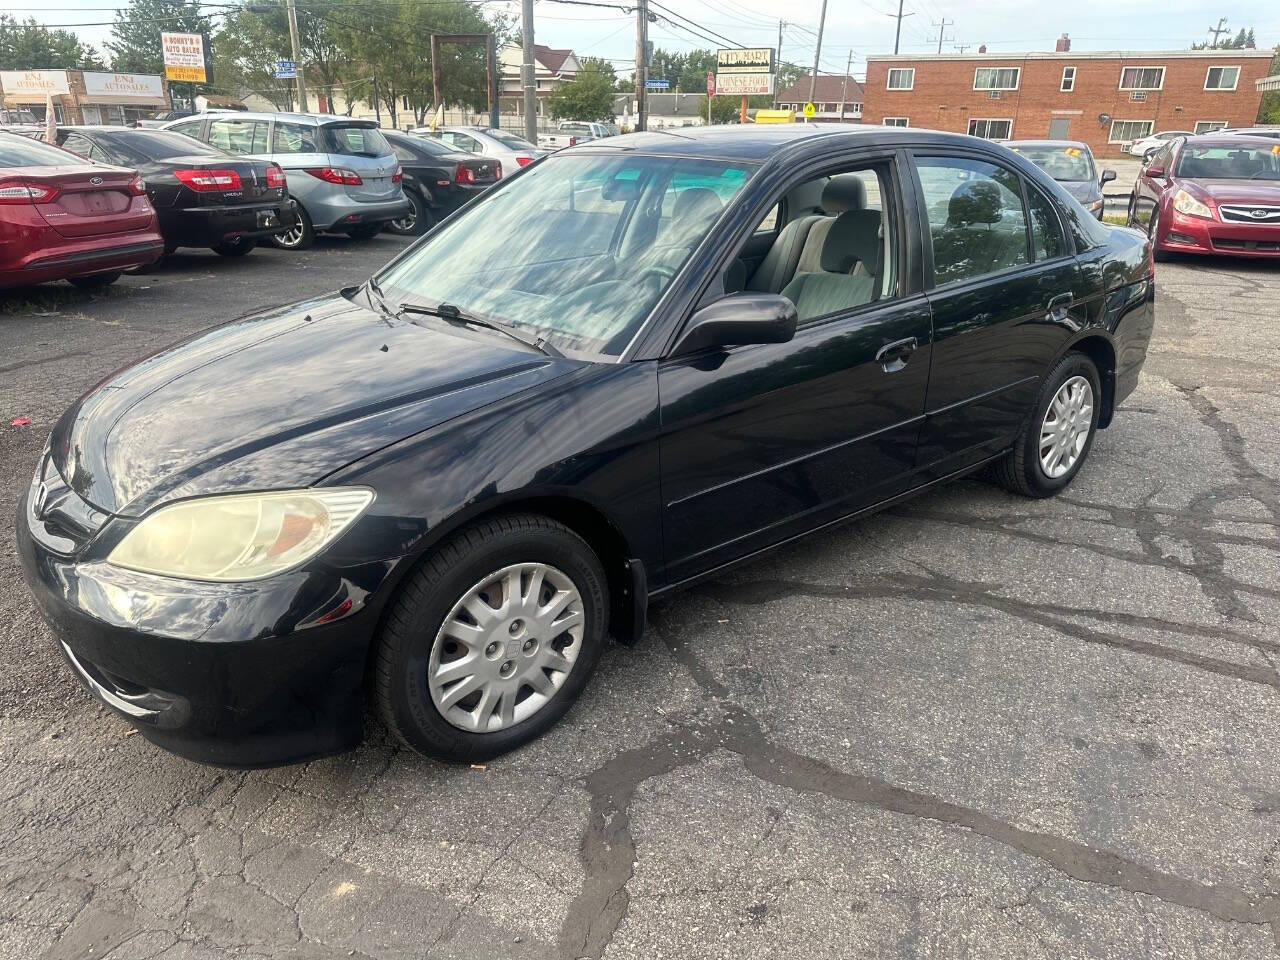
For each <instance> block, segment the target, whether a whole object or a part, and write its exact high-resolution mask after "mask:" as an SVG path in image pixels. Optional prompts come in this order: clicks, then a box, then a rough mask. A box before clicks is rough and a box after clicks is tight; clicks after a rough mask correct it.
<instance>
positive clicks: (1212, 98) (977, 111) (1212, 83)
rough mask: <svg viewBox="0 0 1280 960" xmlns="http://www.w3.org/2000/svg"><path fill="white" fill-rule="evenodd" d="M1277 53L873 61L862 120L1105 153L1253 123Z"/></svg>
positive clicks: (1063, 46)
mask: <svg viewBox="0 0 1280 960" xmlns="http://www.w3.org/2000/svg"><path fill="white" fill-rule="evenodd" d="M1271 57H1272V52H1271V51H1270V50H1176V51H1170V52H1164V53H1151V52H1147V51H1142V52H1072V50H1071V41H1070V40H1069V39H1068V38H1067V37H1066V35H1065V34H1064V35H1063V36H1062V38H1061V39H1059V41H1058V49H1057V50H1055V51H1053V52H1047V51H1046V52H1037V53H1012V54H1003V55H1000V56H995V55H992V54H989V53H987V52H985V50H981V48H980V52H979V53H976V54H958V55H947V54H944V55H942V56H936V57H931V56H924V57H920V56H905V55H904V56H872V57H868V58H867V79H866V83H865V90H866V92H865V94H864V98H863V109H862V120H863V122H864V123H883V124H889V125H898V126H912V127H928V128H931V129H935V130H950V131H955V132H958V133H970V134H973V135H974V136H980V137H986V138H988V139H992V140H1014V139H1016V140H1030V139H1037V138H1051V139H1055V140H1059V139H1061V140H1082V141H1084V142H1085V143H1087V144H1088V145H1089V147H1090V149H1091V150H1093V152H1094V154H1095V155H1097V156H1100V157H1106V156H1112V157H1114V156H1120V155H1121V151H1122V148H1123V146H1124V145H1125V144H1126V143H1128V142H1129V141H1130V140H1134V139H1137V138H1139V137H1145V136H1149V135H1150V134H1151V133H1153V132H1159V131H1161V130H1189V131H1193V132H1201V133H1203V132H1207V131H1209V130H1213V129H1216V128H1218V127H1223V126H1249V125H1251V124H1253V123H1254V122H1255V121H1256V118H1257V114H1258V107H1259V104H1260V103H1261V100H1262V91H1261V90H1259V89H1258V87H1257V85H1256V81H1258V80H1261V79H1262V78H1264V77H1266V76H1267V74H1268V73H1269V70H1268V68H1269V67H1270V65H1271Z"/></svg>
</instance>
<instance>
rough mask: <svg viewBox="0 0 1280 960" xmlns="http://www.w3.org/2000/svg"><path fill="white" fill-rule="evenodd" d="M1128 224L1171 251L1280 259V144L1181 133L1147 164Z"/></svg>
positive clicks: (1161, 251) (1161, 250) (1161, 253)
mask: <svg viewBox="0 0 1280 960" xmlns="http://www.w3.org/2000/svg"><path fill="white" fill-rule="evenodd" d="M1129 226H1131V227H1138V228H1139V229H1141V228H1146V231H1147V234H1148V235H1149V236H1150V237H1151V240H1152V248H1153V249H1154V251H1155V256H1156V259H1157V260H1160V259H1163V258H1164V257H1165V256H1167V255H1168V254H1170V253H1200V254H1206V253H1217V254H1231V255H1234V256H1243V257H1278V258H1280V143H1277V142H1276V141H1275V140H1268V139H1265V138H1263V137H1245V136H1240V135H1227V136H1223V135H1206V136H1201V137H1179V138H1178V139H1176V140H1173V141H1171V142H1170V143H1168V144H1166V145H1165V146H1164V147H1162V148H1161V149H1160V151H1159V152H1158V153H1156V154H1155V156H1153V157H1152V158H1151V160H1150V161H1148V162H1147V164H1146V165H1145V166H1143V168H1142V170H1141V172H1140V173H1139V174H1138V179H1137V181H1136V182H1135V183H1134V185H1133V196H1132V198H1131V199H1130V201H1129Z"/></svg>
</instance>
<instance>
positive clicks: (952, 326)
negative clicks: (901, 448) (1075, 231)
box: [914, 151, 1091, 481]
mask: <svg viewBox="0 0 1280 960" xmlns="http://www.w3.org/2000/svg"><path fill="white" fill-rule="evenodd" d="M914 167H915V171H916V174H917V175H916V184H917V189H918V190H919V191H920V192H919V198H920V208H921V216H922V229H923V231H924V232H925V237H926V240H925V243H924V252H925V277H926V284H927V286H928V300H929V304H930V307H931V308H932V311H933V336H934V343H933V350H932V353H931V360H932V370H931V372H930V377H929V391H928V398H927V402H926V411H927V412H926V416H925V421H924V425H923V427H922V429H921V433H920V442H919V447H918V465H919V467H920V470H921V477H920V479H921V480H922V481H925V480H930V479H936V478H938V477H942V476H946V475H947V474H950V473H953V472H955V471H957V470H961V469H964V468H965V467H968V466H972V465H973V464H975V463H978V462H980V461H982V460H984V459H986V458H988V457H990V456H993V455H994V454H997V453H999V452H1000V451H1001V450H1003V449H1005V448H1006V447H1008V446H1009V444H1010V443H1011V442H1012V441H1013V438H1014V436H1015V435H1016V434H1017V432H1018V429H1019V428H1020V427H1021V425H1022V422H1023V420H1024V419H1025V418H1026V416H1027V411H1028V410H1029V409H1030V407H1031V405H1032V402H1033V401H1034V399H1035V397H1036V394H1037V391H1038V389H1039V383H1040V378H1041V377H1042V376H1043V375H1044V373H1045V372H1046V369H1047V367H1048V364H1049V362H1050V360H1051V359H1052V358H1053V357H1054V356H1055V355H1056V354H1057V353H1058V351H1059V350H1060V349H1061V346H1062V344H1063V342H1064V340H1065V338H1066V337H1067V336H1068V335H1069V333H1070V330H1071V329H1072V326H1073V325H1074V326H1075V329H1079V327H1080V326H1081V325H1083V322H1084V321H1085V320H1087V316H1088V311H1089V309H1090V298H1091V294H1090V293H1087V292H1086V291H1084V290H1083V289H1082V287H1081V282H1082V281H1081V277H1080V275H1079V270H1078V268H1077V265H1076V262H1075V258H1074V256H1073V252H1072V250H1071V248H1070V246H1069V244H1068V242H1067V239H1066V236H1065V232H1064V230H1063V226H1062V223H1061V216H1060V213H1059V212H1058V210H1057V208H1056V206H1055V205H1054V203H1053V202H1052V201H1050V200H1049V198H1048V197H1047V196H1046V194H1045V193H1044V192H1043V191H1041V190H1040V189H1039V188H1038V187H1035V186H1034V184H1032V183H1030V182H1029V181H1027V180H1026V179H1024V178H1023V176H1022V175H1021V174H1019V173H1017V172H1015V171H1014V170H1013V169H1012V168H1011V167H1007V166H1005V165H1004V164H1003V162H1001V161H1000V160H997V159H996V158H994V157H992V156H991V155H989V154H985V152H984V153H981V154H979V153H976V152H975V153H971V152H965V151H957V152H955V153H951V152H933V151H917V152H916V153H915V156H914ZM1033 221H1035V222H1036V223H1037V224H1038V229H1036V230H1035V231H1034V232H1033V230H1032V229H1031V225H1032V222H1033Z"/></svg>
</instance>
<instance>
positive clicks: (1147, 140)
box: [1124, 127, 1280, 163]
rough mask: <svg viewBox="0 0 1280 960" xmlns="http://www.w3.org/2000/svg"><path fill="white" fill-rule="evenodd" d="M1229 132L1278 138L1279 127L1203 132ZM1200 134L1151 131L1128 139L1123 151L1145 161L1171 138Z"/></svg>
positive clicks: (1208, 131) (1223, 129)
mask: <svg viewBox="0 0 1280 960" xmlns="http://www.w3.org/2000/svg"><path fill="white" fill-rule="evenodd" d="M1210 133H1214V134H1230V135H1232V136H1246V137H1270V138H1271V139H1273V140H1275V139H1280V127H1220V128H1219V129H1217V130H1206V131H1204V134H1210ZM1201 135H1202V134H1198V133H1196V132H1195V131H1194V130H1161V131H1160V132H1158V133H1153V134H1151V135H1150V136H1148V137H1140V138H1138V139H1137V140H1130V141H1129V142H1128V143H1127V144H1125V146H1124V152H1125V153H1127V154H1129V155H1130V156H1134V157H1141V158H1142V160H1143V162H1144V163H1145V162H1146V161H1147V160H1150V159H1151V157H1152V156H1153V155H1154V154H1155V153H1156V152H1157V151H1158V150H1160V149H1162V148H1163V147H1164V146H1165V145H1166V144H1168V143H1169V142H1170V141H1171V140H1175V139H1177V138H1178V137H1195V136H1201Z"/></svg>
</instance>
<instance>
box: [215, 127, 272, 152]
mask: <svg viewBox="0 0 1280 960" xmlns="http://www.w3.org/2000/svg"><path fill="white" fill-rule="evenodd" d="M268 126H269V124H268V123H267V121H265V120H240V119H218V120H214V121H213V122H212V123H210V124H209V143H210V144H212V145H213V146H215V147H217V148H218V149H219V150H226V151H227V152H228V153H235V154H240V155H242V156H243V155H245V154H252V153H266V152H267V128H268Z"/></svg>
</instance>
